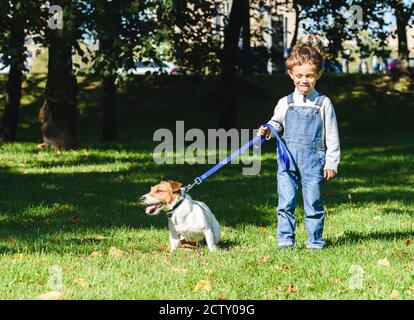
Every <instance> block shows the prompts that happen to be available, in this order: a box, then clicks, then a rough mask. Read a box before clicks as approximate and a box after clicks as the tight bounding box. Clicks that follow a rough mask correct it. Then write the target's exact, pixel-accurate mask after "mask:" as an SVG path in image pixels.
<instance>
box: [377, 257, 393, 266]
mask: <svg viewBox="0 0 414 320" xmlns="http://www.w3.org/2000/svg"><path fill="white" fill-rule="evenodd" d="M377 263H378V265H379V266H382V267H389V266H390V262H389V261H388V259H387V258H384V259H379V260H378V262H377Z"/></svg>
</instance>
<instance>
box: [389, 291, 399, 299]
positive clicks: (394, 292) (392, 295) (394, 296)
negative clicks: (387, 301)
mask: <svg viewBox="0 0 414 320" xmlns="http://www.w3.org/2000/svg"><path fill="white" fill-rule="evenodd" d="M390 297H391V299H395V298H397V297H398V290H396V289H394V290H392V291H391V294H390Z"/></svg>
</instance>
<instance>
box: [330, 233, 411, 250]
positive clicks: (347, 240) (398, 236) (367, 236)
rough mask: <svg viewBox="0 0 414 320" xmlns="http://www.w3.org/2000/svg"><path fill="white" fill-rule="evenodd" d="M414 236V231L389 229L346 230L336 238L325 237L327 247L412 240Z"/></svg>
mask: <svg viewBox="0 0 414 320" xmlns="http://www.w3.org/2000/svg"><path fill="white" fill-rule="evenodd" d="M413 238H414V231H390V232H364V233H362V232H355V231H346V232H345V233H344V234H343V235H342V236H340V237H339V238H337V239H326V246H327V247H338V246H344V245H347V244H352V243H359V242H364V241H372V240H379V241H381V240H385V241H392V240H407V239H410V240H412V239H413Z"/></svg>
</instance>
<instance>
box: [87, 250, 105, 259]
mask: <svg viewBox="0 0 414 320" xmlns="http://www.w3.org/2000/svg"><path fill="white" fill-rule="evenodd" d="M100 256H102V253H100V252H99V251H94V252H92V253H91V254H90V255H89V257H90V258H96V257H100Z"/></svg>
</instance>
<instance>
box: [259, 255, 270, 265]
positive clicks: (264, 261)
mask: <svg viewBox="0 0 414 320" xmlns="http://www.w3.org/2000/svg"><path fill="white" fill-rule="evenodd" d="M269 259H270V256H264V257H261V258H260V259H259V261H258V263H259V264H262V263H266V261H267V260H269Z"/></svg>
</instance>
